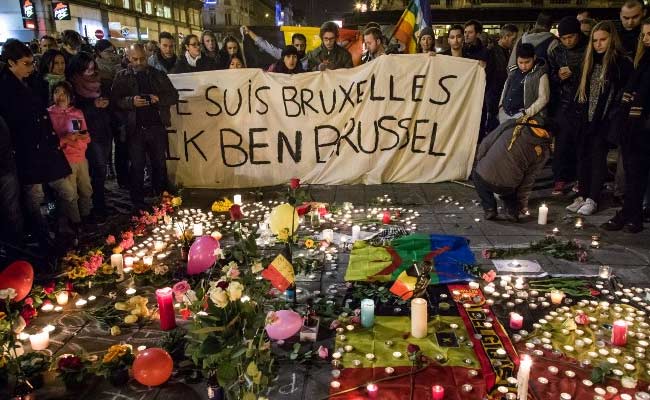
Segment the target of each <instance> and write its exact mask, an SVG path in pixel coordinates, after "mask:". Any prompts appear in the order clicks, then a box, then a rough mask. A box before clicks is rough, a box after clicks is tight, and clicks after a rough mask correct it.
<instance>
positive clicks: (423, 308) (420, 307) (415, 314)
mask: <svg viewBox="0 0 650 400" xmlns="http://www.w3.org/2000/svg"><path fill="white" fill-rule="evenodd" d="M411 335H412V336H413V337H415V338H418V339H421V338H424V337H426V336H427V301H426V300H425V299H420V298H416V299H413V300H411Z"/></svg>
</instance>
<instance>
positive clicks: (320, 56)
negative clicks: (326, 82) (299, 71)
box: [307, 44, 353, 71]
mask: <svg viewBox="0 0 650 400" xmlns="http://www.w3.org/2000/svg"><path fill="white" fill-rule="evenodd" d="M325 60H328V61H329V65H330V66H331V67H332V68H330V69H339V68H352V67H353V65H352V55H351V54H350V52H349V51H348V50H347V49H346V48H345V47H342V46H339V45H338V44H336V45H334V48H333V49H332V50H327V48H326V47H325V46H324V45H322V44H321V45H320V47H318V48H316V49H314V50H312V51H310V52H309V53H307V70H308V71H317V70H318V66H319V65H320V64H321V63H322V62H323V61H325Z"/></svg>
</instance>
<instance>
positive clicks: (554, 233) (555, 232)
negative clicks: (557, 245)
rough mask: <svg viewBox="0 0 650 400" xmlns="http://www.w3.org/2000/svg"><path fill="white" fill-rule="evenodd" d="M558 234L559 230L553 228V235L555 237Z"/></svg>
mask: <svg viewBox="0 0 650 400" xmlns="http://www.w3.org/2000/svg"><path fill="white" fill-rule="evenodd" d="M558 233H560V230H559V229H558V228H557V227H555V228H553V235H557V234H558Z"/></svg>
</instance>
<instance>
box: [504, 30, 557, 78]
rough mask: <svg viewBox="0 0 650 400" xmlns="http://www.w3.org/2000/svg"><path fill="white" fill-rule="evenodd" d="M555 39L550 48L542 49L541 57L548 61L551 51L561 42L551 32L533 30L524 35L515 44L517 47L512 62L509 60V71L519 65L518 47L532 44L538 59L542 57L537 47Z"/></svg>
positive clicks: (511, 55) (511, 56)
mask: <svg viewBox="0 0 650 400" xmlns="http://www.w3.org/2000/svg"><path fill="white" fill-rule="evenodd" d="M551 38H553V39H555V40H551V41H550V43H549V45H548V47H547V48H546V49H542V51H541V53H542V55H541V57H542V58H544V59H546V55H547V54H548V52H549V51H551V50H552V49H553V48H554V47H555V46H557V45H558V43H559V41H558V39H557V37H556V36H555V35H554V34H552V33H551V32H547V31H541V30H539V29H533V30H531V31H530V32H526V33H524V35H523V36H522V37H521V38H520V39H519V40H518V41H517V43H516V44H515V47H514V49H515V50H513V51H512V53H511V54H510V60H508V69H510V67H512V66H513V65H517V54H516V53H517V50H516V49H517V46H519V43H530V44H532V45H533V46H535V53H536V54H537V57H540V51H539V50H538V49H537V46H539V45H540V44H541V43H544V41H546V40H549V39H551Z"/></svg>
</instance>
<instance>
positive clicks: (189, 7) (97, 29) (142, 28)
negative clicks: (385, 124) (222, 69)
mask: <svg viewBox="0 0 650 400" xmlns="http://www.w3.org/2000/svg"><path fill="white" fill-rule="evenodd" d="M202 12H203V1H202V0H94V1H93V0H2V1H0V43H2V42H4V41H5V40H7V38H10V37H15V38H18V39H21V40H23V41H29V40H32V39H34V38H39V37H41V36H43V35H45V34H49V35H53V36H58V34H59V33H60V32H63V31H64V30H66V29H72V30H75V31H77V32H79V33H80V34H81V35H82V36H85V37H87V38H88V39H89V40H90V42H91V43H93V42H94V41H96V40H97V39H101V38H105V39H110V40H111V41H112V42H113V43H114V44H115V45H116V46H117V47H126V46H127V45H129V44H130V43H133V42H135V41H143V40H158V34H159V33H160V32H162V31H167V32H170V33H172V34H174V35H176V37H177V38H178V39H179V40H182V38H183V37H184V35H188V34H190V33H200V32H201V30H202V29H203V18H202V15H201V14H202Z"/></svg>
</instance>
